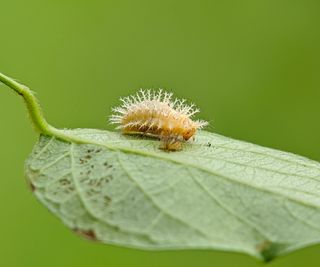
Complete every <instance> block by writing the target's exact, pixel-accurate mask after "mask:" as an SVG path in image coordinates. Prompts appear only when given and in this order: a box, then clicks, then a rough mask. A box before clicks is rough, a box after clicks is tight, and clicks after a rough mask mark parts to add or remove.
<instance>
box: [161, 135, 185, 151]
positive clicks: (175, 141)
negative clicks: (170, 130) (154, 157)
mask: <svg viewBox="0 0 320 267" xmlns="http://www.w3.org/2000/svg"><path fill="white" fill-rule="evenodd" d="M160 140H161V144H160V149H162V150H164V151H179V150H181V149H182V140H181V138H180V137H179V136H161V138H160Z"/></svg>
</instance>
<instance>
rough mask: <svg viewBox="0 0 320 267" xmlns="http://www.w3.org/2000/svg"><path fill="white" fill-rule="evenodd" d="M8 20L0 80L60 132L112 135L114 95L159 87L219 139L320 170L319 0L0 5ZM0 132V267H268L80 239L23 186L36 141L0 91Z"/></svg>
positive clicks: (0, 20) (217, 255)
mask: <svg viewBox="0 0 320 267" xmlns="http://www.w3.org/2000/svg"><path fill="white" fill-rule="evenodd" d="M0 10H1V12H0V27H1V31H0V36H1V37H0V53H1V57H0V59H1V60H0V71H1V72H3V73H5V74H7V75H9V76H12V77H15V78H18V79H19V80H20V81H22V82H24V83H25V84H27V85H29V86H30V87H31V88H32V89H33V90H35V91H36V92H37V95H38V97H39V98H40V101H41V103H42V106H43V108H44V111H45V114H46V117H47V119H48V120H49V122H50V123H52V124H53V125H55V126H57V127H70V128H75V127H90V128H102V129H112V127H110V126H108V124H107V116H108V115H110V107H111V106H114V105H117V104H118V98H119V96H126V95H128V94H131V93H133V92H135V91H136V90H137V89H139V88H140V87H143V88H151V87H152V88H158V87H163V88H167V89H170V90H172V91H174V92H175V95H176V96H178V97H185V98H187V99H190V100H192V101H194V102H195V103H197V105H198V106H199V107H200V108H201V110H202V112H201V115H200V117H201V118H203V119H206V120H209V121H210V123H211V127H210V128H209V129H210V130H211V131H215V132H218V133H221V134H223V135H226V136H230V137H233V138H236V139H242V140H247V141H250V142H253V143H257V144H260V145H264V146H269V147H273V148H278V149H281V150H285V151H291V152H294V153H297V154H301V155H304V156H307V157H309V158H312V159H315V160H320V146H319V136H320V123H319V114H320V105H319V100H320V75H319V72H320V36H319V35H320V16H319V14H320V2H319V1H318V0H287V1H282V0H268V1H267V0H262V1H257V0H242V1H205V0H197V1H187V0H184V1H175V0H171V1H167V0H161V1H152V0H148V1H147V0H145V1H140V0H132V1H129V0H112V1H110V0H109V1H98V0H91V1H76V0H73V1H62V0H55V1H52V0H47V1H40V0H28V1H22V0H20V1H19V0H10V1H9V0H1V2H0ZM0 121H1V132H0V146H1V149H0V160H1V179H0V214H1V215H0V216H1V217H0V229H1V230H0V231H1V242H0V266H8V267H15V266H19V267H20V266H22V267H24V266H34V267H36V266H46V267H51V266H54V267H56V266H66V267H73V266H77V267H81V266H94V267H100V266H112V267H113V266H115V267H117V266H139V267H144V266H168V267H169V266H185V267H189V266H190V267H191V266H246V267H251V266H261V265H262V264H261V263H260V262H258V261H257V260H255V259H253V258H250V257H249V256H246V255H242V254H233V253H226V252H216V251H175V252H173V251H171V252H146V251H139V250H134V249H125V248H119V247H114V246H109V245H101V244H95V243H93V242H89V241H86V240H84V239H81V238H80V237H78V236H76V235H75V234H73V233H72V232H71V231H69V230H68V229H67V228H66V227H64V226H63V225H62V223H60V222H59V220H58V219H57V218H55V217H54V216H53V215H51V214H50V213H49V212H48V211H47V210H46V208H44V207H43V206H42V205H41V204H40V203H38V202H37V201H36V199H35V198H34V197H33V196H32V194H31V192H30V191H29V189H28V187H27V185H26V183H25V180H24V175H23V163H24V159H25V158H26V157H27V155H28V154H29V152H30V151H31V149H32V146H33V144H34V143H35V141H36V135H35V133H34V131H33V129H32V128H31V127H30V124H29V121H28V118H27V116H26V112H25V108H24V106H23V104H22V101H21V99H18V97H17V96H15V95H14V94H13V93H12V92H11V91H10V90H9V89H8V88H6V87H5V86H1V87H0ZM270 216H272V214H270ZM302 265H304V266H308V267H311V266H319V265H320V246H313V247H309V248H306V249H303V250H300V251H297V252H294V253H292V254H290V255H287V256H283V257H280V258H279V259H276V260H275V261H274V262H272V263H271V264H269V266H272V267H276V266H277V267H280V266H302Z"/></svg>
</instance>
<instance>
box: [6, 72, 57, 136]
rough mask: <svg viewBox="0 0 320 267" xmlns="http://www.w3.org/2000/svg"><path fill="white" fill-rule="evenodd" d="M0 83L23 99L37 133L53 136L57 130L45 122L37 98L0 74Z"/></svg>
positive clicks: (22, 86)
mask: <svg viewBox="0 0 320 267" xmlns="http://www.w3.org/2000/svg"><path fill="white" fill-rule="evenodd" d="M0 81H1V82H2V83H4V84H5V85H7V86H8V87H10V88H11V89H13V90H14V91H15V92H16V93H17V94H19V95H21V96H22V97H23V99H24V101H25V103H26V106H27V109H28V112H29V115H30V118H31V121H32V123H33V125H34V127H35V129H36V130H37V131H38V132H40V133H42V134H45V135H55V132H56V131H57V129H56V128H54V127H53V126H51V125H50V124H49V123H48V122H47V121H46V119H45V118H44V116H43V113H42V111H41V107H40V104H39V102H38V100H37V98H36V97H35V95H34V93H33V92H32V91H31V90H30V89H29V88H28V87H27V86H25V85H23V84H20V83H18V82H16V81H15V80H14V79H12V78H10V77H8V76H6V75H4V74H2V73H0Z"/></svg>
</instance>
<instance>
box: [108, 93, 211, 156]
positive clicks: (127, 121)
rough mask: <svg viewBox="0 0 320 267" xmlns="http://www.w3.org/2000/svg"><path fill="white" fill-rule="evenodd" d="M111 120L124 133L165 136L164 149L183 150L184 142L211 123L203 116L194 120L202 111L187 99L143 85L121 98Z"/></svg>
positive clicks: (160, 137)
mask: <svg viewBox="0 0 320 267" xmlns="http://www.w3.org/2000/svg"><path fill="white" fill-rule="evenodd" d="M120 100H121V101H122V105H121V106H120V107H116V108H114V109H113V111H114V112H115V113H116V114H113V115H112V116H111V117H110V122H111V123H113V124H119V126H118V127H117V129H121V130H122V132H123V133H136V134H149V135H151V136H155V137H158V138H159V139H160V140H162V142H163V143H162V148H163V149H164V150H172V151H175V150H180V149H181V142H182V141H188V140H189V139H190V138H191V137H193V136H194V135H195V134H196V131H197V130H198V129H201V128H203V127H204V126H206V125H208V122H206V121H203V120H192V116H193V115H194V114H196V113H198V112H199V109H198V108H195V106H194V104H191V105H187V104H185V101H186V100H185V99H182V100H179V99H177V98H176V99H174V100H173V99H172V93H168V92H164V91H162V89H159V90H158V91H151V90H143V89H141V90H140V91H139V92H138V93H137V94H136V95H133V96H128V97H125V98H120Z"/></svg>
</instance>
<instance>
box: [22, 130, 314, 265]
mask: <svg viewBox="0 0 320 267" xmlns="http://www.w3.org/2000/svg"><path fill="white" fill-rule="evenodd" d="M65 134H67V135H69V136H75V137H77V138H78V137H80V138H82V139H85V140H87V141H86V142H87V144H78V143H70V142H66V141H61V140H59V139H56V138H54V137H48V136H43V135H42V136H40V139H39V142H38V144H37V145H36V146H35V148H34V150H33V152H32V154H31V155H30V157H29V158H28V160H27V162H26V168H25V171H26V176H27V179H28V180H29V182H30V183H31V185H32V188H33V189H34V193H35V195H36V197H37V198H38V199H39V200H40V201H41V202H42V203H43V204H44V205H45V206H46V207H48V208H49V209H50V210H51V211H52V212H53V213H54V214H55V215H56V216H58V217H59V218H60V219H61V220H62V221H63V222H64V223H65V224H66V225H67V226H68V227H69V228H71V229H73V230H74V231H76V232H78V233H80V234H82V235H85V236H87V237H89V238H92V239H95V240H98V241H101V242H103V243H108V244H117V245H121V246H128V247H135V248H142V249H153V250H169V249H219V250H225V251H238V252H244V253H248V254H250V255H253V256H255V257H258V258H260V259H262V260H266V261H267V260H270V259H272V258H274V257H276V256H278V255H281V254H284V253H288V252H289V251H292V250H295V249H297V248H301V247H304V246H306V245H310V244H314V243H318V242H319V241H320V224H319V221H320V164H319V163H317V162H315V161H312V160H309V159H306V158H304V157H300V156H297V155H294V154H290V153H285V152H281V151H277V150H273V149H269V148H264V147H260V146H257V145H253V144H250V143H246V142H242V141H236V140H233V139H230V138H226V137H223V136H220V135H217V134H213V133H209V132H205V131H201V132H199V133H198V135H197V139H196V141H194V142H190V143H186V144H184V147H183V149H182V151H179V152H165V151H161V150H159V141H157V140H152V139H147V138H143V137H139V136H124V135H121V134H119V133H114V132H108V131H100V130H92V129H77V130H65Z"/></svg>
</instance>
